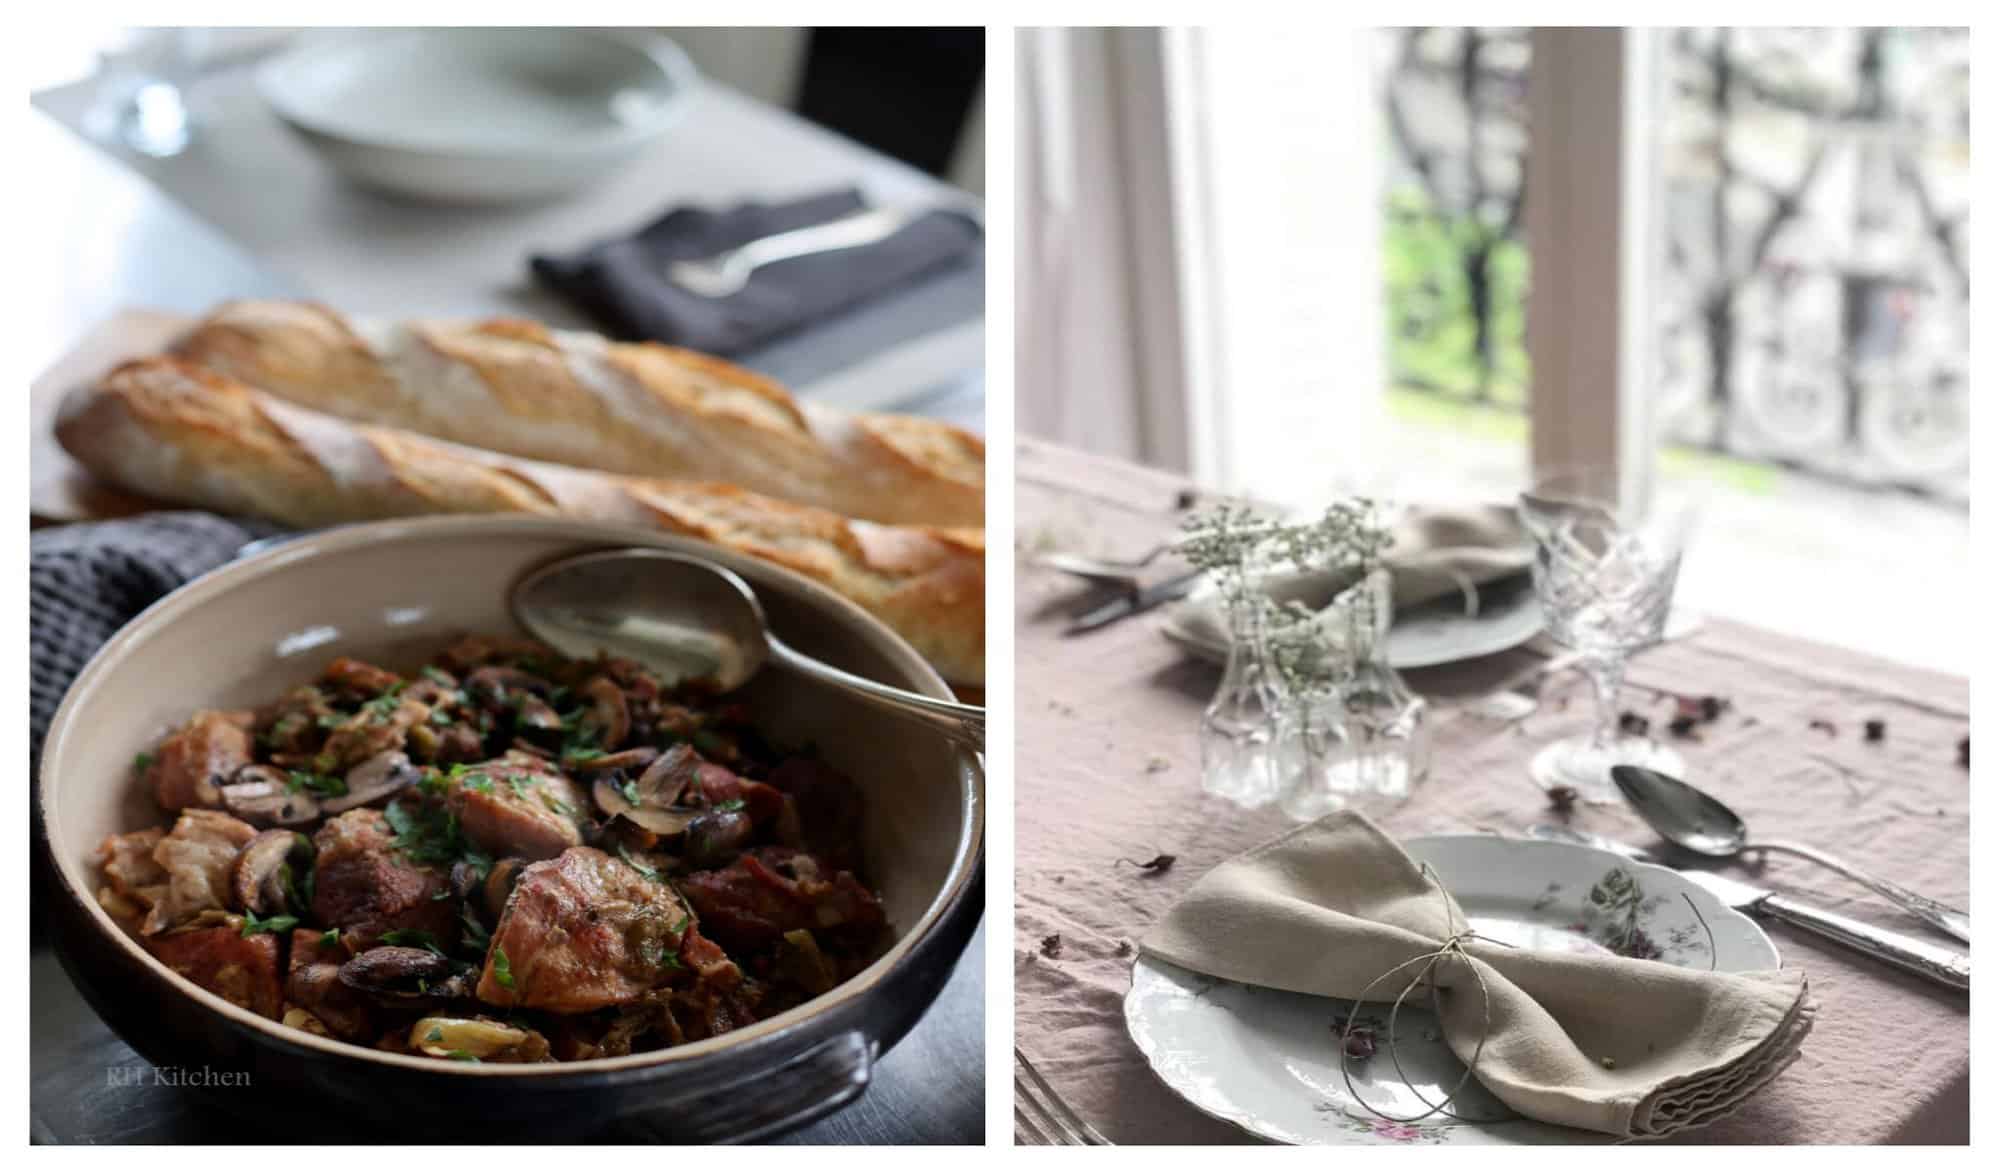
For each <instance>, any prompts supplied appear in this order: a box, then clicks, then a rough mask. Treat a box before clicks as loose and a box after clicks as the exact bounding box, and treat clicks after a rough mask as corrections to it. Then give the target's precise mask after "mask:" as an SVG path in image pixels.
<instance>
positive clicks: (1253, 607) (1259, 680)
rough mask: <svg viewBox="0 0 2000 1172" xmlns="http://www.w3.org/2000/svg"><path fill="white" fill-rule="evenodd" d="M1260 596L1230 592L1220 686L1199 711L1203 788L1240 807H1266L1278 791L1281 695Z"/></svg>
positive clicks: (1204, 790)
mask: <svg viewBox="0 0 2000 1172" xmlns="http://www.w3.org/2000/svg"><path fill="white" fill-rule="evenodd" d="M1262 601H1263V600H1262V598H1261V597H1253V596H1251V595H1250V594H1249V592H1247V591H1241V590H1239V591H1235V592H1232V593H1231V595H1230V596H1229V598H1228V600H1227V601H1226V603H1225V605H1226V607H1227V609H1228V615H1229V659H1228V662H1227V663H1226V664H1225V665H1224V667H1223V670H1222V684H1221V686H1220V687H1218V688H1217V689H1216V691H1215V697H1214V698H1213V699H1211V700H1210V701H1209V702H1208V707H1207V708H1205V709H1203V710H1202V714H1201V788H1202V791H1203V792H1205V793H1211V794H1214V795H1216V796H1217V797H1222V798H1227V799H1229V800H1230V801H1232V802H1235V803H1237V804H1238V805H1241V806H1247V807H1252V808H1254V807H1257V806H1263V805H1268V804H1269V803H1270V802H1271V801H1273V800H1274V799H1276V798H1277V797H1278V795H1279V792H1280V783H1279V778H1278V773H1277V769H1276V767H1275V762H1274V761H1273V751H1274V750H1275V748H1276V746H1277V740H1278V727H1277V718H1276V711H1275V709H1276V702H1277V696H1276V694H1275V692H1274V690H1273V688H1272V678H1271V670H1270V664H1269V662H1268V661H1267V659H1266V655H1265V645H1264V639H1263V609H1262V606H1261V603H1262Z"/></svg>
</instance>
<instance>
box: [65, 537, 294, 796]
mask: <svg viewBox="0 0 2000 1172" xmlns="http://www.w3.org/2000/svg"><path fill="white" fill-rule="evenodd" d="M278 532H281V530H280V529H279V528H278V527H277V526H275V525H269V524H265V523H263V522H256V521H250V522H245V521H233V520H229V519H226V518H223V517H217V516H214V515H212V514H209V513H148V514H146V515H144V516H140V517H134V518H131V519H129V520H124V521H101V522H97V523H94V524H85V525H63V526H60V527H55V528H49V529H37V530H35V532H34V533H33V534H32V535H30V536H29V538H28V738H29V739H28V746H29V748H28V755H29V763H30V766H31V767H32V768H35V769H39V768H40V764H41V756H42V738H43V737H44V736H46V735H47V734H48V731H49V723H50V721H52V720H54V719H55V715H56V709H57V708H58V707H60V706H61V704H62V698H63V694H64V693H65V692H67V691H69V685H70V682H71V681H72V680H74V679H76V676H77V673H78V672H80V671H82V670H83V667H84V665H85V664H86V663H89V662H90V657H91V656H93V655H95V654H97V649H98V648H99V647H102V646H104V644H105V642H106V641H107V640H109V639H110V638H111V636H112V635H114V634H116V633H117V631H118V629H119V628H120V627H123V626H124V625H125V624H126V623H128V622H131V621H132V619H133V618H135V617H136V616H137V615H138V614H139V612H140V611H142V610H145V609H146V608H147V607H149V606H151V605H153V603H155V602H157V601H158V600H159V599H160V598H162V597H164V596H165V595H166V594H167V593H168V592H169V591H171V590H173V589H174V588H176V587H178V586H180V585H181V584H182V583H184V582H188V581H191V580H193V579H194V578H197V577H199V576H201V575H202V574H205V573H207V572H208V571H209V570H212V569H214V568H215V567H217V566H219V565H221V564H223V563H224V562H226V561H229V560H230V559H231V558H233V557H235V556H236V551H237V550H238V549H241V548H242V547H243V545H244V544H245V543H246V542H250V541H255V540H257V539H258V538H260V537H268V536H270V535H271V534H273V533H278Z"/></svg>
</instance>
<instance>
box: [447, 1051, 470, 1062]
mask: <svg viewBox="0 0 2000 1172" xmlns="http://www.w3.org/2000/svg"><path fill="white" fill-rule="evenodd" d="M444 1056H445V1057H446V1058H449V1059H451V1060H452V1061H454V1062H477V1061H479V1055H477V1054H474V1053H473V1052H472V1051H470V1050H446V1051H445V1052H444Z"/></svg>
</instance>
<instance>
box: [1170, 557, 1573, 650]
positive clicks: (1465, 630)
mask: <svg viewBox="0 0 2000 1172" xmlns="http://www.w3.org/2000/svg"><path fill="white" fill-rule="evenodd" d="M1213 597H1214V587H1213V586H1212V585H1211V584H1210V583H1209V582H1207V581H1203V582H1202V583H1201V584H1200V585H1199V586H1197V587H1195V589H1194V590H1193V591H1192V592H1190V593H1189V595H1188V598H1187V601H1186V602H1184V603H1182V604H1181V605H1180V606H1178V607H1176V608H1175V609H1174V611H1173V612H1172V613H1171V614H1169V615H1168V617H1167V620H1166V621H1165V622H1164V623H1162V624H1161V625H1160V633H1161V634H1163V635H1165V636H1166V637H1167V638H1168V639H1170V640H1172V641H1173V642H1174V643H1176V644H1178V645H1179V646H1181V647H1182V648H1185V649H1186V650H1188V651H1190V652H1192V653H1193V654H1195V655H1197V656H1199V657H1200V658H1202V659H1206V660H1208V661H1209V662H1210V663H1215V664H1220V663H1222V661H1223V660H1225V659H1227V658H1228V657H1229V648H1228V646H1227V645H1226V644H1224V643H1221V642H1218V641H1214V640H1211V639H1209V638H1207V637H1206V633H1205V632H1198V631H1196V630H1194V629H1192V628H1190V627H1189V626H1188V625H1187V624H1185V623H1184V622H1182V621H1181V618H1182V616H1184V615H1186V614H1187V613H1188V609H1189V608H1192V607H1197V606H1201V605H1204V604H1205V603H1206V602H1207V601H1208V600H1210V599H1212V598H1213ZM1541 633H1542V606H1541V603H1540V601H1539V600H1537V599H1536V597H1535V584H1534V580H1533V579H1532V578H1530V577H1529V576H1528V575H1527V574H1516V575H1514V576H1512V577H1509V578H1503V579H1501V580H1500V581H1497V582H1489V583H1487V584H1486V585H1484V586H1481V587H1480V588H1479V613H1478V614H1476V615H1467V614H1466V613H1465V605H1464V603H1463V602H1462V601H1461V600H1460V599H1458V598H1440V599H1437V600H1435V601H1432V602H1426V603H1424V604H1423V605H1422V606H1415V607H1411V608H1410V609H1408V610H1406V611H1399V612H1398V613H1397V614H1396V618H1395V622H1394V623H1393V624H1391V626H1390V627H1389V666H1390V667H1393V668H1395V669H1397V670H1398V671H1407V670H1409V669H1410V668H1414V667H1435V666H1437V665H1438V664H1443V663H1457V662H1459V661H1460V660H1465V659H1477V658H1478V657H1480V656H1482V655H1495V654H1498V653H1499V652H1502V651H1506V650H1508V649H1510V648H1514V647H1519V646H1520V645H1521V644H1523V643H1526V642H1527V641H1528V640H1530V639H1533V638H1534V637H1535V636H1536V635H1539V634H1541Z"/></svg>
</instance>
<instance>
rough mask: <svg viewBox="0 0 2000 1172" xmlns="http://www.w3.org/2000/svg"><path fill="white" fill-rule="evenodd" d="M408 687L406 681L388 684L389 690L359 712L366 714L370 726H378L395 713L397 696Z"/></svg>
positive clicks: (408, 684)
mask: <svg viewBox="0 0 2000 1172" xmlns="http://www.w3.org/2000/svg"><path fill="white" fill-rule="evenodd" d="M409 686H410V682H409V681H408V680H397V681H396V682H395V683H393V684H390V685H389V689H388V690H387V691H385V692H383V693H382V694H381V695H380V696H377V697H375V698H374V699H373V700H370V701H368V702H367V703H366V704H363V705H362V706H361V711H363V712H365V713H367V714H368V720H369V722H370V723H371V724H379V723H380V722H382V721H384V720H387V719H389V715H390V713H393V712H394V711H396V705H397V703H398V700H397V696H398V695H400V694H401V693H402V691H403V689H404V688H407V687H409Z"/></svg>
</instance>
